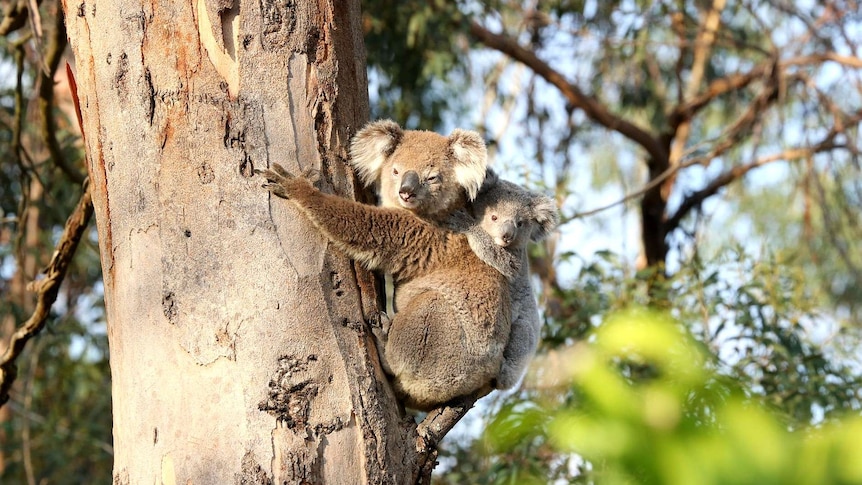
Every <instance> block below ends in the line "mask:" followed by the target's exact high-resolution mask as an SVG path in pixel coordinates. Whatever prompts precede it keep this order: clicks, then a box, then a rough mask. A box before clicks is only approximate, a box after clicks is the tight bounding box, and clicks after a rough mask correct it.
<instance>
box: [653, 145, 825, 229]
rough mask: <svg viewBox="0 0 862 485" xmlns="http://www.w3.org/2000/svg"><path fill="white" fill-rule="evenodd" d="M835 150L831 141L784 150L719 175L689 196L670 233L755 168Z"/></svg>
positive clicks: (671, 220) (670, 221)
mask: <svg viewBox="0 0 862 485" xmlns="http://www.w3.org/2000/svg"><path fill="white" fill-rule="evenodd" d="M834 148H840V146H838V145H835V144H834V143H833V142H832V141H831V139H830V140H825V141H823V142H821V143H818V144H817V145H815V146H813V147H802V148H791V149H789V150H784V151H782V152H780V153H775V154H772V155H769V156H766V157H761V158H759V159H757V160H754V161H753V162H750V163H747V164H745V165H738V166H736V167H733V168H731V169H730V170H728V171H726V172H724V173H723V174H721V175H719V176H718V177H716V178H715V179H713V180H712V182H710V183H709V185H707V186H706V187H704V188H702V189H700V190H698V191H697V192H694V193H692V194H690V195H688V196H687V197H686V198H685V199H684V200H683V201H682V204H680V206H679V208H678V209H677V210H676V212H675V213H674V214H673V215H672V216H671V217H670V218H668V220H667V227H668V231H671V230H673V229H675V228H676V227H678V226H679V223H680V222H681V221H682V219H683V217H685V216H686V215H688V213H689V212H690V211H691V210H692V209H694V208H696V207H700V205H701V204H702V203H703V201H705V200H706V199H708V198H709V197H712V196H713V195H715V194H716V193H718V191H719V190H721V189H722V188H724V187H725V186H727V185H729V184H730V183H732V182H734V181H736V180H738V179H740V178H742V177H743V176H744V175H745V174H747V173H748V172H750V171H751V170H754V169H755V168H758V167H762V166H764V165H766V164H769V163H772V162H778V161H782V160H793V159H800V158H805V157H809V156H811V155H813V154H815V153H818V152H821V151H827V150H831V149H834Z"/></svg>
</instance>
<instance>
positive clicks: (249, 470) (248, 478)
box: [234, 451, 273, 485]
mask: <svg viewBox="0 0 862 485" xmlns="http://www.w3.org/2000/svg"><path fill="white" fill-rule="evenodd" d="M241 467H242V468H241V469H240V472H239V473H237V474H236V475H234V483H236V484H237V485H272V483H273V480H272V477H271V476H269V474H268V473H266V471H265V470H264V469H263V467H262V466H260V463H258V462H257V460H255V459H254V455H252V453H251V452H250V451H246V452H245V455H243V457H242V465H241Z"/></svg>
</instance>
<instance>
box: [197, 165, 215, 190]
mask: <svg viewBox="0 0 862 485" xmlns="http://www.w3.org/2000/svg"><path fill="white" fill-rule="evenodd" d="M198 180H200V181H201V183H202V184H203V185H206V184H208V183H211V182H212V181H213V180H215V172H213V168H212V167H211V166H210V164H208V163H207V162H203V163H202V164H201V166H200V167H198Z"/></svg>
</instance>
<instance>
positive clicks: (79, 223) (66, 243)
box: [0, 182, 93, 406]
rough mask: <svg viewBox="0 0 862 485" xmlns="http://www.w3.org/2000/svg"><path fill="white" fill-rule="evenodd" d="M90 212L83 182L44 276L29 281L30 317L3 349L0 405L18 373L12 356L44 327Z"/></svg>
mask: <svg viewBox="0 0 862 485" xmlns="http://www.w3.org/2000/svg"><path fill="white" fill-rule="evenodd" d="M92 215H93V201H92V198H91V192H90V185H89V183H86V182H85V184H84V193H83V194H82V195H81V199H80V200H79V201H78V205H77V206H75V210H74V211H73V212H72V215H71V216H69V219H68V220H67V221H66V228H65V230H64V231H63V237H62V238H61V239H60V242H59V243H58V244H57V248H56V249H55V250H54V255H53V256H52V257H51V262H50V263H49V264H48V267H47V268H45V270H44V273H45V278H43V279H41V280H38V281H34V282H32V283H31V284H30V289H31V290H32V291H35V292H37V293H38V297H37V300H36V309H35V310H33V314H32V315H31V316H30V318H29V319H27V321H26V322H24V324H23V325H21V327H19V328H18V329H17V330H16V331H15V333H13V334H12V336H11V337H10V339H9V344H8V346H7V347H6V351H5V352H4V353H3V355H2V357H0V406H2V405H3V404H5V403H6V402H7V401H9V390H10V389H11V388H12V383H13V382H15V378H16V377H17V375H18V368H17V366H16V365H15V359H17V358H18V356H19V355H21V352H22V351H23V350H24V346H25V345H26V344H27V341H29V340H30V339H31V338H33V337H34V336H36V335H37V334H38V333H39V332H41V331H42V329H43V328H44V327H45V322H46V321H47V319H48V316H49V315H50V312H51V305H53V304H54V301H56V299H57V294H58V292H59V291H60V285H61V284H62V283H63V279H64V278H65V276H66V270H68V269H69V264H70V263H71V261H72V257H73V256H74V255H75V250H76V249H77V247H78V243H79V242H80V241H81V237H82V236H83V234H84V230H85V229H86V228H87V225H88V224H89V222H90V218H91V217H92Z"/></svg>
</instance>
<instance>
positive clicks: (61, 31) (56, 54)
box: [37, 6, 84, 184]
mask: <svg viewBox="0 0 862 485" xmlns="http://www.w3.org/2000/svg"><path fill="white" fill-rule="evenodd" d="M55 7H56V6H55ZM54 18H55V20H56V21H55V22H54V26H53V28H52V31H51V32H50V36H49V38H48V39H47V42H46V43H45V51H44V52H43V53H42V55H43V68H44V69H45V71H43V72H42V75H41V80H40V82H39V99H38V103H37V104H38V107H39V114H40V120H39V121H40V124H39V128H40V130H41V132H42V133H41V134H42V139H43V140H44V141H45V145H46V146H47V147H48V152H49V153H50V154H51V159H52V160H54V164H55V165H57V167H59V168H60V170H62V171H63V173H65V174H66V176H68V177H69V179H70V180H71V181H72V182H74V183H76V184H80V183H83V182H84V174H82V173H81V172H80V171H79V170H78V169H77V168H75V167H73V166H72V165H71V164H70V163H69V160H68V159H67V158H66V156H65V155H64V154H63V150H62V149H61V148H60V143H59V141H58V140H57V125H56V123H55V121H54V74H55V73H56V72H57V67H58V66H59V64H60V58H61V57H62V55H63V51H64V50H65V49H66V44H67V43H68V41H67V39H66V26H65V23H64V20H63V15H62V13H60V12H59V11H58V12H57V13H56V14H55V16H54Z"/></svg>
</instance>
